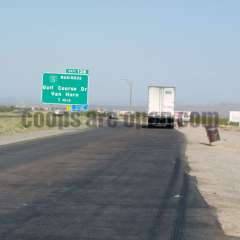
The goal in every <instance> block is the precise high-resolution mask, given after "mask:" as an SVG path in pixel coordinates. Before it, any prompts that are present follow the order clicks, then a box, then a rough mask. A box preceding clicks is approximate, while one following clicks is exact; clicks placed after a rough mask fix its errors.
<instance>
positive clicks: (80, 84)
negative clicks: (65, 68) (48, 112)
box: [42, 73, 88, 105]
mask: <svg viewBox="0 0 240 240" xmlns="http://www.w3.org/2000/svg"><path fill="white" fill-rule="evenodd" d="M42 103H45V104H65V105H81V104H84V105H86V104H88V75H87V74H85V75H84V74H83V75H76V74H55V73H44V74H43V81H42Z"/></svg>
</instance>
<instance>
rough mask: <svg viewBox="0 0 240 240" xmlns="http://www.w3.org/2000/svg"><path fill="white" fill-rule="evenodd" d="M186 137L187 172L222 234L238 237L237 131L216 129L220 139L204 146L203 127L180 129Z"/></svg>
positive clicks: (239, 145) (239, 179)
mask: <svg viewBox="0 0 240 240" xmlns="http://www.w3.org/2000/svg"><path fill="white" fill-rule="evenodd" d="M180 131H181V132H183V133H184V134H185V135H186V138H187V142H188V145H187V152H186V154H187V157H188V163H189V166H190V169H191V170H190V175H192V176H194V177H196V179H197V184H198V187H199V190H200V192H201V194H202V195H203V197H204V198H205V200H206V201H207V203H208V204H209V205H210V206H212V207H213V208H214V209H216V215H217V217H218V220H219V222H220V224H221V225H222V228H223V230H224V232H225V234H226V235H229V236H235V237H240V131H237V130H224V129H221V130H220V135H221V141H220V142H217V143H214V144H213V145H214V146H209V145H208V139H207V136H206V132H205V129H204V128H202V127H198V128H191V127H186V128H181V129H180Z"/></svg>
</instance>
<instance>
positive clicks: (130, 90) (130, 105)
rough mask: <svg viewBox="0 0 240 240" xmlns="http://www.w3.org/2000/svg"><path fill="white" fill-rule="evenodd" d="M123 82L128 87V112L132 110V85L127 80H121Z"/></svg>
mask: <svg viewBox="0 0 240 240" xmlns="http://www.w3.org/2000/svg"><path fill="white" fill-rule="evenodd" d="M122 80H124V81H125V82H126V83H127V85H128V86H129V110H132V103H133V100H132V97H133V83H132V82H131V81H129V80H128V79H122Z"/></svg>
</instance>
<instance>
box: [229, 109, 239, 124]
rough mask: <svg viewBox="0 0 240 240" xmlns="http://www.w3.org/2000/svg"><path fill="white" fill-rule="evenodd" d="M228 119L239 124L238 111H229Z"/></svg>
mask: <svg viewBox="0 0 240 240" xmlns="http://www.w3.org/2000/svg"><path fill="white" fill-rule="evenodd" d="M229 121H230V122H232V123H239V124H240V111H230V116H229Z"/></svg>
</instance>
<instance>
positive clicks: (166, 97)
mask: <svg viewBox="0 0 240 240" xmlns="http://www.w3.org/2000/svg"><path fill="white" fill-rule="evenodd" d="M175 94H176V89H175V87H163V86H149V87H148V127H164V128H174V105H175Z"/></svg>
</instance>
